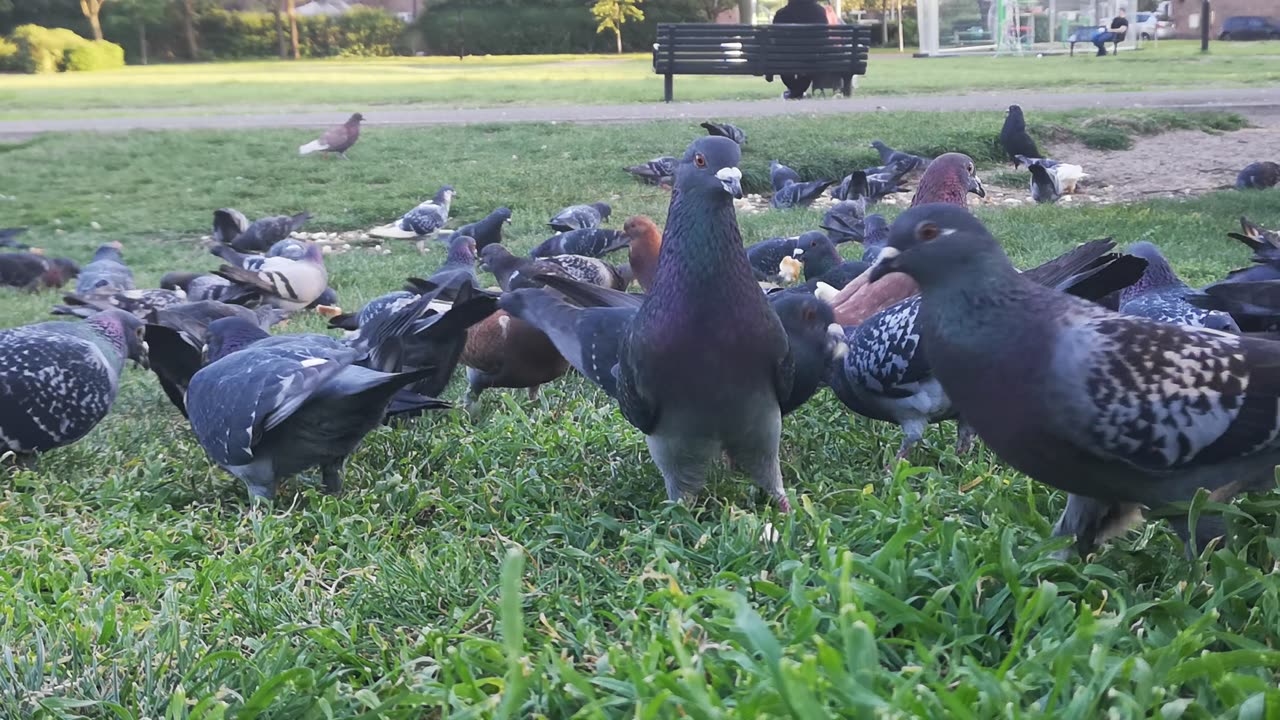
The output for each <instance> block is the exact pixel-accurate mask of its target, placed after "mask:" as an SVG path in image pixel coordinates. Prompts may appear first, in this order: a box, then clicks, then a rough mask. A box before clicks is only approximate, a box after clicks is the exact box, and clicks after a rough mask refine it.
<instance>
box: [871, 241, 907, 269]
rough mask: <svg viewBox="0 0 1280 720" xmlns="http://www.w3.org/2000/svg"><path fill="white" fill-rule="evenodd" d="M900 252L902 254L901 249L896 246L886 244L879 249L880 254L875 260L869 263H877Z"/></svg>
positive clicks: (873, 264)
mask: <svg viewBox="0 0 1280 720" xmlns="http://www.w3.org/2000/svg"><path fill="white" fill-rule="evenodd" d="M901 254H902V251H901V250H899V249H898V248H896V247H893V246H891V245H886V246H885V247H883V248H881V249H880V254H879V255H877V256H876V261H875V262H873V263H871V264H872V266H875V265H879V264H880V263H882V262H884V261H885V260H889V259H891V258H896V257H898V256H899V255H901Z"/></svg>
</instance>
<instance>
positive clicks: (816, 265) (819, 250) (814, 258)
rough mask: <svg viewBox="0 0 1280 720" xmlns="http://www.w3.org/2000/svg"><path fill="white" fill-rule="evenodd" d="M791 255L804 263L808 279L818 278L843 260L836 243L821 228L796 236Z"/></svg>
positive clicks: (805, 274)
mask: <svg viewBox="0 0 1280 720" xmlns="http://www.w3.org/2000/svg"><path fill="white" fill-rule="evenodd" d="M791 256H792V257H794V258H796V259H798V260H799V261H800V263H801V265H803V267H804V277H805V279H806V280H809V279H812V278H816V277H818V276H820V275H822V274H824V273H826V272H828V271H830V270H832V269H834V268H835V267H836V266H837V265H839V264H840V263H841V262H842V260H841V258H840V253H838V252H836V246H835V243H833V242H831V240H830V238H828V237H827V236H826V235H825V234H824V233H823V232H822V231H821V230H810V231H809V232H806V233H802V234H801V235H800V237H798V238H796V240H795V248H794V249H792V251H791Z"/></svg>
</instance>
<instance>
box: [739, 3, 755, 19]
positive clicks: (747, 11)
mask: <svg viewBox="0 0 1280 720" xmlns="http://www.w3.org/2000/svg"><path fill="white" fill-rule="evenodd" d="M738 22H739V23H741V24H743V25H755V24H756V3H755V0H738Z"/></svg>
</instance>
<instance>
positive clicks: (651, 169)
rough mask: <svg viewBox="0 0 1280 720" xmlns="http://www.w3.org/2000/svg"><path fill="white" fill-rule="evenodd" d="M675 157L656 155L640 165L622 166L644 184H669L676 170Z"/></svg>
mask: <svg viewBox="0 0 1280 720" xmlns="http://www.w3.org/2000/svg"><path fill="white" fill-rule="evenodd" d="M676 162H677V161H676V159H675V158H673V157H671V156H670V155H663V156H662V157H656V158H654V159H652V160H650V161H649V162H646V163H643V164H641V165H630V166H627V167H624V168H622V169H623V170H626V171H627V172H628V173H631V174H632V175H634V176H635V177H636V178H638V179H639V180H640V181H641V182H643V183H645V184H646V185H659V186H664V185H665V186H670V185H671V182H672V176H673V175H674V174H675V171H676Z"/></svg>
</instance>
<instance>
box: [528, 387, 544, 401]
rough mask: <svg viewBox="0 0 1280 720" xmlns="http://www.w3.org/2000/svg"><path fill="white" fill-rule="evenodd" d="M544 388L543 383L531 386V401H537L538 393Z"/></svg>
mask: <svg viewBox="0 0 1280 720" xmlns="http://www.w3.org/2000/svg"><path fill="white" fill-rule="evenodd" d="M541 390H542V386H541V385H534V386H533V387H531V388H529V402H535V401H537V399H538V393H539V392H540V391H541Z"/></svg>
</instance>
